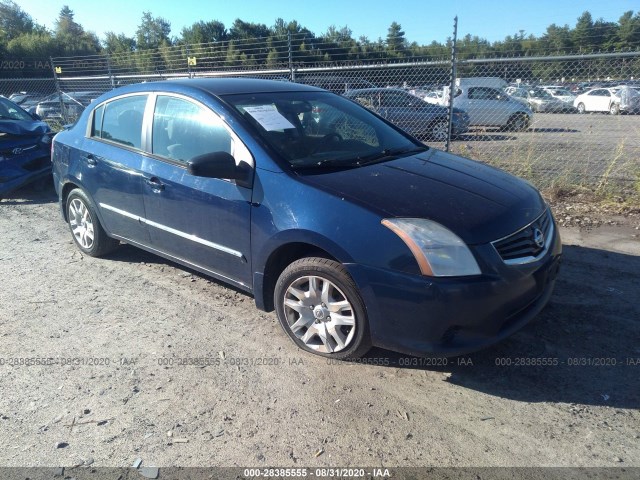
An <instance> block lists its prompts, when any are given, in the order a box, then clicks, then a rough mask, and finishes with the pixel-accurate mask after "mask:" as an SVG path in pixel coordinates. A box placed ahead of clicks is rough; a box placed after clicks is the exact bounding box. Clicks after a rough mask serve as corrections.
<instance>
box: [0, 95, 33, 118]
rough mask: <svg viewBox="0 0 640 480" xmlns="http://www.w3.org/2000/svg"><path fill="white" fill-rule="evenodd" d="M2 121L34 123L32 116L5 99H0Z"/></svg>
mask: <svg viewBox="0 0 640 480" xmlns="http://www.w3.org/2000/svg"><path fill="white" fill-rule="evenodd" d="M0 120H24V121H27V122H33V118H32V117H31V115H29V114H28V113H27V112H25V111H24V110H23V109H21V108H20V107H19V106H18V105H16V104H15V103H13V102H11V101H9V100H7V99H5V98H0Z"/></svg>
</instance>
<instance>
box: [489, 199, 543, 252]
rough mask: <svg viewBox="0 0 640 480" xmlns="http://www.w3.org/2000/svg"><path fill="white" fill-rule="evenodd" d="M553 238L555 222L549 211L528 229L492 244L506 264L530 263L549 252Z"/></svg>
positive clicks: (528, 226)
mask: <svg viewBox="0 0 640 480" xmlns="http://www.w3.org/2000/svg"><path fill="white" fill-rule="evenodd" d="M552 237H553V220H552V218H551V211H550V210H549V209H547V210H545V211H544V213H543V214H542V215H540V216H539V217H538V218H536V219H535V220H534V221H533V222H531V223H530V224H529V225H527V226H526V227H524V228H521V229H520V230H518V231H517V232H515V233H512V234H511V235H509V236H508V237H505V238H502V239H500V240H496V241H495V242H492V244H493V246H494V247H495V249H496V250H497V251H498V254H500V257H501V258H502V260H504V262H505V263H507V264H516V263H528V262H533V261H535V260H537V259H538V258H539V257H540V256H542V255H543V254H544V253H545V252H546V251H547V249H548V248H549V244H550V243H551V239H552Z"/></svg>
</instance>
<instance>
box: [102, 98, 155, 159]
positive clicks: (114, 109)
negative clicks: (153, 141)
mask: <svg viewBox="0 0 640 480" xmlns="http://www.w3.org/2000/svg"><path fill="white" fill-rule="evenodd" d="M146 104H147V95H131V96H127V97H123V98H118V99H116V100H113V101H111V102H109V103H107V104H106V105H104V107H102V106H101V107H98V109H96V111H95V112H94V126H93V133H92V135H93V136H94V137H98V138H102V139H104V140H109V141H111V142H116V143H120V144H122V145H126V146H128V147H133V148H136V149H138V150H140V149H142V120H143V118H144V109H145V106H146ZM102 109H103V110H102ZM100 117H102V128H101V129H99V128H97V127H98V126H99V123H96V122H98V121H99V120H100Z"/></svg>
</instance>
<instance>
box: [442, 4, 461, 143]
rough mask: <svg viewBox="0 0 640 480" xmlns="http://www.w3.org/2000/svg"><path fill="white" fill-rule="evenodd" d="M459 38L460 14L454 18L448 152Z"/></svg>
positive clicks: (448, 139) (449, 137) (448, 138)
mask: <svg viewBox="0 0 640 480" xmlns="http://www.w3.org/2000/svg"><path fill="white" fill-rule="evenodd" d="M457 40H458V16H457V15H456V16H455V17H454V19H453V43H452V44H451V78H450V79H449V119H448V124H449V125H448V132H447V144H446V146H445V150H446V151H447V152H448V151H449V147H450V144H451V130H452V126H453V96H454V93H455V88H456V42H457Z"/></svg>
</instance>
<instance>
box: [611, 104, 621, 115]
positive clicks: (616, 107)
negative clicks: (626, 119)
mask: <svg viewBox="0 0 640 480" xmlns="http://www.w3.org/2000/svg"><path fill="white" fill-rule="evenodd" d="M609 113H610V114H611V115H618V114H619V113H620V105H618V104H617V103H612V104H611V107H610V108H609Z"/></svg>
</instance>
